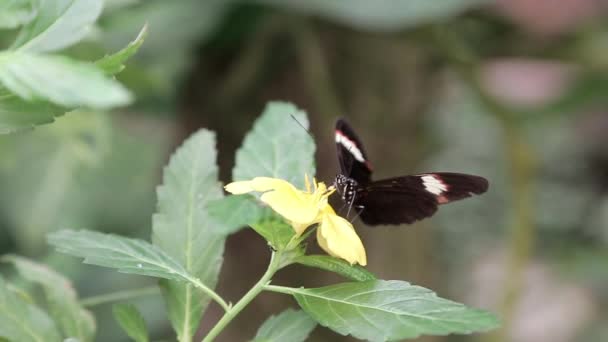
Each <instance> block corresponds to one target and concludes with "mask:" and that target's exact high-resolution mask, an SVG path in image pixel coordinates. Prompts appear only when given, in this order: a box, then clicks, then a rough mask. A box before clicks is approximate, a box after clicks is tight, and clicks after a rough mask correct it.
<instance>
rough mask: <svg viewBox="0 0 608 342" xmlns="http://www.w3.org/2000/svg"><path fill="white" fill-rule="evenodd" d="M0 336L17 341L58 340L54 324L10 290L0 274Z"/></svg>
mask: <svg viewBox="0 0 608 342" xmlns="http://www.w3.org/2000/svg"><path fill="white" fill-rule="evenodd" d="M0 336H1V337H4V338H7V339H8V340H10V341H19V342H30V341H31V342H59V341H61V338H60V336H59V333H58V332H57V329H56V328H55V324H54V323H53V321H52V320H51V319H50V318H49V316H48V315H47V314H46V313H45V312H44V311H42V310H40V309H39V308H38V307H36V306H34V305H31V304H30V303H28V302H26V301H24V300H23V299H22V298H21V297H19V296H18V295H17V294H15V293H13V292H11V291H10V290H9V289H8V287H7V283H6V282H5V281H4V279H3V278H2V277H1V276H0Z"/></svg>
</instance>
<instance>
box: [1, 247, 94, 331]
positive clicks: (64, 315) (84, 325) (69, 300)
mask: <svg viewBox="0 0 608 342" xmlns="http://www.w3.org/2000/svg"><path fill="white" fill-rule="evenodd" d="M2 260H3V261H7V262H11V263H13V264H14V265H15V267H16V268H17V271H18V272H19V274H20V275H21V276H22V277H23V278H25V279H27V280H29V281H32V282H35V283H38V284H40V285H42V287H43V288H44V293H45V296H46V299H47V303H48V305H49V310H50V312H51V314H52V316H53V319H54V320H55V321H56V322H57V324H58V325H59V327H60V328H61V330H62V332H63V335H64V336H69V337H72V338H78V339H79V340H80V341H82V342H85V341H92V340H93V337H94V335H95V319H94V318H93V315H92V314H91V313H90V312H89V311H87V310H85V309H84V308H83V307H82V306H81V305H80V304H79V302H78V296H77V294H76V291H74V288H73V287H72V284H71V283H70V282H69V281H68V280H67V279H66V278H64V277H63V276H62V275H60V274H59V273H57V272H55V271H53V270H52V269H50V268H48V267H47V266H44V265H41V264H37V263H34V262H32V261H30V260H28V259H25V258H22V257H18V256H14V255H10V256H4V257H3V258H2Z"/></svg>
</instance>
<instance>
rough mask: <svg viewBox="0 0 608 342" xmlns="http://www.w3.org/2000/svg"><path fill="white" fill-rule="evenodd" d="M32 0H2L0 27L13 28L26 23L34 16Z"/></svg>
mask: <svg viewBox="0 0 608 342" xmlns="http://www.w3.org/2000/svg"><path fill="white" fill-rule="evenodd" d="M34 5H35V3H34V2H33V0H4V1H2V2H0V28H15V27H17V26H20V25H23V24H27V23H28V22H30V21H31V20H32V19H34V17H35V16H36V8H35V6H34Z"/></svg>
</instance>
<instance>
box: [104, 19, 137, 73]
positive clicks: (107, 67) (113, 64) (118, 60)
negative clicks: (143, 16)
mask: <svg viewBox="0 0 608 342" xmlns="http://www.w3.org/2000/svg"><path fill="white" fill-rule="evenodd" d="M147 35H148V25H147V24H146V25H144V27H143V28H142V29H141V31H139V34H138V35H137V38H135V40H134V41H132V42H130V43H129V45H127V46H126V47H125V48H124V49H122V50H120V51H118V52H116V53H114V54H112V55H108V56H105V57H103V58H102V59H100V60H98V61H96V62H95V64H96V65H97V66H98V67H99V68H100V69H101V70H103V71H104V72H105V73H106V74H107V75H115V74H118V73H119V72H121V71H122V70H123V69H124V68H125V65H124V64H125V62H126V61H127V60H128V59H129V58H131V56H133V55H134V54H135V53H136V52H137V50H139V47H140V46H141V44H143V43H144V39H145V38H146V36H147Z"/></svg>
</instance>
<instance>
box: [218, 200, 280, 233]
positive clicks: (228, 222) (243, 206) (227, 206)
mask: <svg viewBox="0 0 608 342" xmlns="http://www.w3.org/2000/svg"><path fill="white" fill-rule="evenodd" d="M207 210H208V211H209V214H210V215H211V216H213V217H214V218H215V219H216V220H218V221H220V222H222V223H223V224H222V225H221V226H220V227H217V228H223V229H225V230H224V231H222V233H224V234H232V233H235V232H237V231H238V230H239V229H240V228H242V227H245V226H248V225H251V224H254V223H257V222H259V221H260V220H261V219H263V218H264V217H265V216H269V215H272V213H270V212H269V209H268V208H264V207H262V206H261V205H260V204H259V203H257V201H256V199H255V197H253V196H249V195H237V196H227V197H224V198H222V199H220V200H216V201H213V202H210V203H209V205H208V207H207Z"/></svg>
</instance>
